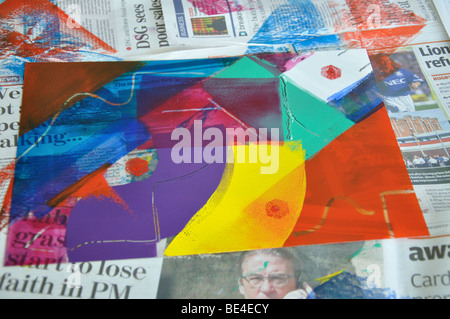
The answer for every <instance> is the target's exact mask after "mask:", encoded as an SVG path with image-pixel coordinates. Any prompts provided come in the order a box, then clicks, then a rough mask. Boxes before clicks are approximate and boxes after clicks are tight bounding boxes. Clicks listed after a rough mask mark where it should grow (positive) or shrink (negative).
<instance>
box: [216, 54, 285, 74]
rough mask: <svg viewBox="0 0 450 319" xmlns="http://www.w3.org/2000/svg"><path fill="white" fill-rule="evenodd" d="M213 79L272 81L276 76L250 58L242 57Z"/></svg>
mask: <svg viewBox="0 0 450 319" xmlns="http://www.w3.org/2000/svg"><path fill="white" fill-rule="evenodd" d="M215 77H216V78H219V79H237V78H242V79H273V78H274V77H276V76H275V75H274V74H273V73H272V72H270V71H269V70H267V69H266V68H264V67H262V66H261V65H259V64H258V63H257V62H255V61H253V60H252V59H251V58H249V57H243V58H242V59H240V60H239V61H237V62H235V63H233V64H232V65H231V66H229V67H228V68H226V69H225V70H223V71H222V72H220V73H218V74H217V75H216V76H215Z"/></svg>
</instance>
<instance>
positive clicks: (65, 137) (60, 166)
mask: <svg viewBox="0 0 450 319" xmlns="http://www.w3.org/2000/svg"><path fill="white" fill-rule="evenodd" d="M95 93H96V94H98V95H100V96H102V97H103V98H105V99H106V100H107V101H108V102H117V101H118V99H117V98H116V99H114V97H113V95H114V94H113V93H111V92H110V93H109V94H108V92H107V91H106V90H105V89H101V90H99V91H97V92H95ZM50 122H51V120H49V121H48V122H46V123H44V124H42V125H40V126H39V127H37V128H36V129H34V130H32V131H29V132H27V133H26V134H24V135H23V136H22V137H21V138H20V139H19V140H18V145H17V155H18V158H19V160H18V162H17V163H16V170H15V176H14V186H13V196H12V203H11V221H15V220H17V219H18V218H20V217H23V216H25V215H26V214H27V213H29V212H30V211H33V212H34V215H35V216H36V217H37V218H39V217H42V216H44V215H45V214H47V213H48V212H49V211H50V210H51V209H52V207H49V206H48V205H47V202H48V201H49V200H51V199H52V198H54V197H55V196H57V195H59V194H60V193H61V192H62V191H63V190H65V189H66V188H67V187H69V186H70V185H72V184H74V183H75V182H77V181H78V180H79V179H81V178H83V177H84V176H86V175H88V174H89V173H91V172H93V171H95V170H97V169H98V168H100V167H101V166H102V165H104V164H108V163H109V164H113V163H114V162H116V161H117V160H118V159H120V158H121V157H123V156H124V155H126V154H127V153H129V152H130V151H132V150H133V149H135V148H136V147H138V146H139V145H142V144H143V143H144V142H146V141H147V140H148V139H150V134H149V133H148V131H147V128H146V126H145V125H144V124H142V123H140V122H139V120H137V119H136V104H135V103H133V101H132V102H131V103H128V104H126V105H111V104H110V103H105V102H103V101H101V100H99V99H97V98H93V97H88V98H85V99H84V100H82V101H80V102H78V103H76V104H75V105H73V106H72V107H71V108H69V109H67V110H65V111H64V112H62V113H61V114H60V116H59V117H58V118H57V120H56V122H55V123H54V125H53V126H52V125H50ZM48 128H50V129H48ZM56 137H57V138H56Z"/></svg>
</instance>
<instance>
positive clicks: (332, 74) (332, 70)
mask: <svg viewBox="0 0 450 319" xmlns="http://www.w3.org/2000/svg"><path fill="white" fill-rule="evenodd" d="M341 73H342V72H341V69H339V68H338V67H336V66H334V65H327V66H324V67H323V68H322V70H321V74H322V76H324V77H326V78H327V79H329V80H335V79H337V78H340V77H341Z"/></svg>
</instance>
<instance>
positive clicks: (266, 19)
mask: <svg viewBox="0 0 450 319" xmlns="http://www.w3.org/2000/svg"><path fill="white" fill-rule="evenodd" d="M163 9H164V13H165V15H166V27H167V30H168V33H167V34H168V36H169V42H171V44H173V45H199V46H224V45H229V44H233V43H243V44H244V43H248V44H251V45H254V46H255V48H256V49H258V47H260V49H261V50H264V49H265V47H264V46H265V45H271V46H272V49H274V45H277V44H278V45H279V47H278V48H277V49H280V50H282V45H286V44H292V45H296V46H299V47H300V48H308V47H311V46H315V47H352V46H355V44H356V45H357V46H360V45H361V43H359V42H361V41H362V42H365V43H366V44H367V43H368V42H374V43H375V42H377V38H380V37H383V36H385V37H388V38H389V39H387V40H389V41H384V45H386V44H387V43H389V45H392V44H395V43H393V42H398V41H399V40H400V41H402V40H404V38H405V36H406V37H407V35H406V34H405V35H401V34H396V35H395V36H391V35H389V32H384V31H381V32H378V33H377V34H375V33H376V32H375V30H386V29H390V28H397V27H403V28H404V27H408V26H420V25H421V26H422V27H423V26H427V25H428V24H429V25H430V26H431V25H436V24H438V17H437V16H436V13H435V11H434V8H433V3H432V2H431V0H405V1H401V0H398V1H397V0H391V1H361V2H356V1H343V0H340V1H329V0H316V1H298V2H294V1H288V0H239V1H228V0H208V1H195V0H169V1H165V2H163ZM420 28H421V27H420ZM364 30H370V31H371V32H370V33H365V34H362V33H361V31H364ZM405 31H406V33H408V32H409V31H411V30H409V31H408V30H406V29H405ZM346 33H350V37H348V36H346ZM355 35H356V36H355ZM410 35H411V34H410ZM352 36H353V39H352ZM362 37H363V38H366V39H361V38H362ZM366 40H367V41H366Z"/></svg>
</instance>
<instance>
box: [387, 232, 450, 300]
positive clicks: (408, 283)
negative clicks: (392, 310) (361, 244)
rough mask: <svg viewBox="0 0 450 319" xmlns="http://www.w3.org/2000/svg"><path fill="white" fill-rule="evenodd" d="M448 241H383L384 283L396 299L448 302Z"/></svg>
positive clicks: (436, 239)
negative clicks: (442, 300) (441, 300)
mask: <svg viewBox="0 0 450 319" xmlns="http://www.w3.org/2000/svg"><path fill="white" fill-rule="evenodd" d="M449 241H450V237H448V236H445V237H437V238H423V239H399V240H386V241H383V260H384V274H383V275H384V281H385V284H386V286H387V289H388V290H389V291H390V293H391V294H392V295H394V296H395V298H399V299H407V298H408V299H409V298H413V299H450V290H449V286H450V271H449V269H448V259H449V258H450V254H449V249H450V245H449Z"/></svg>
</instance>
